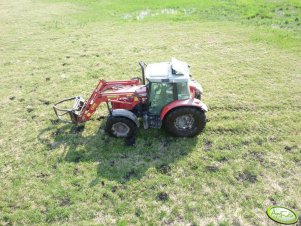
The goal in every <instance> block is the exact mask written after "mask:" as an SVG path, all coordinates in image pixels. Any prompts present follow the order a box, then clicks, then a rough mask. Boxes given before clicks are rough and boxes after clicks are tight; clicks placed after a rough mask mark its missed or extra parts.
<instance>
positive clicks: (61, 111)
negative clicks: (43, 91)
mask: <svg viewBox="0 0 301 226" xmlns="http://www.w3.org/2000/svg"><path fill="white" fill-rule="evenodd" d="M71 101H73V107H72V108H71V109H68V108H65V106H64V104H66V103H67V102H71ZM84 105H85V100H84V99H83V98H82V97H81V96H76V97H71V98H67V99H64V100H61V101H59V102H57V103H56V104H54V105H53V110H54V112H55V114H56V116H57V117H58V119H59V120H61V121H62V122H67V123H75V124H77V123H78V116H79V115H80V113H81V111H82V109H83V107H84ZM68 116H69V118H68Z"/></svg>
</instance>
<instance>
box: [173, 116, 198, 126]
mask: <svg viewBox="0 0 301 226" xmlns="http://www.w3.org/2000/svg"><path fill="white" fill-rule="evenodd" d="M193 124H194V117H193V116H192V115H191V114H188V115H181V116H179V117H177V118H176V120H175V127H176V128H177V129H180V130H187V129H191V128H192V127H193Z"/></svg>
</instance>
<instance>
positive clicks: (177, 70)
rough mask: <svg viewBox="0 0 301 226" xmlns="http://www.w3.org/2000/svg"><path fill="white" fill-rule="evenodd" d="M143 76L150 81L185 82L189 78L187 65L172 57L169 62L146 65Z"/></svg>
mask: <svg viewBox="0 0 301 226" xmlns="http://www.w3.org/2000/svg"><path fill="white" fill-rule="evenodd" d="M145 76H146V79H148V80H149V81H150V82H187V81H188V80H189V65H188V64H187V63H185V62H183V61H180V60H177V59H176V58H172V59H171V61H170V62H161V63H152V64H149V65H147V67H146V69H145Z"/></svg>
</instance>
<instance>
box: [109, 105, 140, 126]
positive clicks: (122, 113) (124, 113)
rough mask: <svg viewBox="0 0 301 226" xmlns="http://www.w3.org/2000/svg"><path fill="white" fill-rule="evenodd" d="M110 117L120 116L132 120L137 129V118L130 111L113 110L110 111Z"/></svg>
mask: <svg viewBox="0 0 301 226" xmlns="http://www.w3.org/2000/svg"><path fill="white" fill-rule="evenodd" d="M112 116H120V117H125V118H128V119H130V120H132V121H133V122H134V123H135V124H136V126H137V127H139V121H138V118H137V116H136V115H135V114H134V113H133V112H131V111H128V110H125V109H114V110H112Z"/></svg>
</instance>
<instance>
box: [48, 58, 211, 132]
mask: <svg viewBox="0 0 301 226" xmlns="http://www.w3.org/2000/svg"><path fill="white" fill-rule="evenodd" d="M139 64H140V66H141V70H142V78H138V77H136V78H133V79H131V80H125V81H112V82H107V81H105V80H100V81H99V83H98V85H97V87H96V88H95V89H94V91H93V93H92V95H91V96H90V98H89V99H88V101H85V100H84V99H83V98H82V97H80V96H76V97H72V98H69V99H64V100H62V101H60V102H58V103H56V104H55V105H54V107H53V108H54V111H55V114H56V115H57V117H58V118H59V119H60V120H62V121H65V122H71V123H75V124H78V123H83V122H86V121H88V120H90V118H91V116H92V115H93V114H94V112H95V111H96V109H97V107H98V106H99V104H100V103H102V102H106V103H107V107H108V111H109V115H108V118H107V124H106V132H108V133H109V134H110V135H112V136H115V137H131V136H133V135H134V134H135V133H136V130H137V128H138V127H139V122H140V121H142V122H143V127H144V129H148V128H161V127H164V128H165V129H166V130H167V131H168V132H169V133H170V134H172V135H174V136H179V137H192V136H196V135H197V134H199V133H200V132H201V131H202V130H203V129H204V128H205V125H206V116H205V112H206V111H207V110H208V109H207V106H206V105H205V104H204V103H202V102H201V94H202V92H203V89H202V87H201V85H200V84H199V83H198V82H196V81H195V80H193V79H191V75H190V72H189V67H190V66H189V65H188V64H187V63H185V62H182V61H179V60H177V59H175V58H172V60H171V62H162V63H152V64H149V65H146V64H145V63H143V62H140V63H139ZM146 81H147V83H146ZM72 100H74V104H73V108H72V109H62V108H61V106H60V105H61V104H62V103H63V102H66V101H72ZM66 115H67V116H68V118H69V116H70V119H68V120H66ZM139 119H141V120H139Z"/></svg>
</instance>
